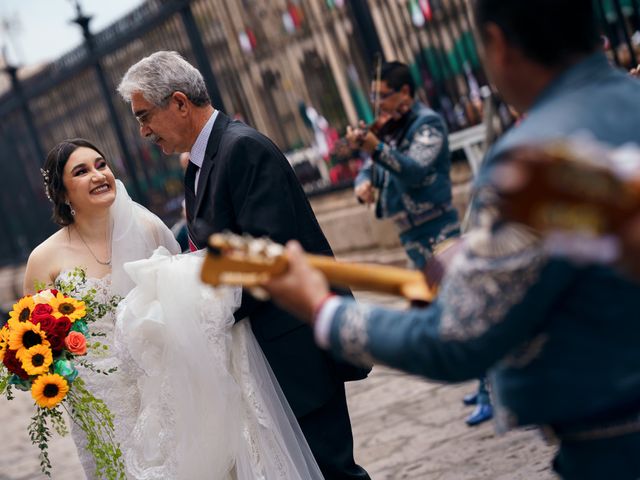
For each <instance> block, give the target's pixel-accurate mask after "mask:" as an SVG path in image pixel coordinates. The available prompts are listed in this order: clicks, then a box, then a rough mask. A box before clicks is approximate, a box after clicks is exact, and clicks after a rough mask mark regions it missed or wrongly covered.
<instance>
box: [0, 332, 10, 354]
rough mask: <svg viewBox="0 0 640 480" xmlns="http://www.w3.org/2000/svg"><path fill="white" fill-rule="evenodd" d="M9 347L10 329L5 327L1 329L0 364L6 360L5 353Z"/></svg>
mask: <svg viewBox="0 0 640 480" xmlns="http://www.w3.org/2000/svg"><path fill="white" fill-rule="evenodd" d="M8 346H9V329H8V328H7V327H6V326H4V327H2V328H0V362H2V361H3V360H4V352H6V351H7V347H8Z"/></svg>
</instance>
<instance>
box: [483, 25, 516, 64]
mask: <svg viewBox="0 0 640 480" xmlns="http://www.w3.org/2000/svg"><path fill="white" fill-rule="evenodd" d="M483 33H484V35H483V41H484V42H483V43H484V52H485V55H486V56H487V57H491V58H490V61H491V62H492V63H493V64H494V65H496V66H499V67H504V66H505V65H507V64H509V63H510V62H511V60H512V59H511V53H512V49H511V48H510V45H509V42H508V41H507V37H506V36H505V34H504V31H503V30H502V29H501V28H500V27H499V26H498V25H497V24H495V23H488V24H487V25H485V26H484V32H483Z"/></svg>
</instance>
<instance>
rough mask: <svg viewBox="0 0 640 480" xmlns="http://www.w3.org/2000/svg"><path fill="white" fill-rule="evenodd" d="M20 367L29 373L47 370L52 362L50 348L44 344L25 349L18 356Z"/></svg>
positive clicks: (40, 372) (41, 372)
mask: <svg viewBox="0 0 640 480" xmlns="http://www.w3.org/2000/svg"><path fill="white" fill-rule="evenodd" d="M20 361H21V362H22V368H24V370H25V372H27V373H28V374H29V375H41V374H43V373H47V372H48V371H49V366H50V365H51V363H53V354H52V353H51V349H50V348H49V347H47V346H45V345H35V346H33V347H31V348H30V349H28V350H26V351H25V352H24V353H23V354H22V356H21V357H20Z"/></svg>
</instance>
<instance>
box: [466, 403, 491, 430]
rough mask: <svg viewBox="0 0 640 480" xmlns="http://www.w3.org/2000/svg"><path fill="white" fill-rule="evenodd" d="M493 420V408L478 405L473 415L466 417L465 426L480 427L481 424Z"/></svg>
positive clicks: (488, 405)
mask: <svg viewBox="0 0 640 480" xmlns="http://www.w3.org/2000/svg"><path fill="white" fill-rule="evenodd" d="M492 418H493V407H492V406H491V405H490V404H480V405H478V406H477V407H476V408H475V410H474V411H473V413H472V414H471V415H469V416H468V417H467V420H466V422H467V425H469V426H470V427H473V426H475V425H480V424H481V423H482V422H486V421H487V420H491V419H492Z"/></svg>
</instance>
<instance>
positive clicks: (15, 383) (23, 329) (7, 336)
mask: <svg viewBox="0 0 640 480" xmlns="http://www.w3.org/2000/svg"><path fill="white" fill-rule="evenodd" d="M70 278H71V280H70V281H68V282H58V283H56V285H55V287H56V288H47V289H40V290H39V291H38V293H36V294H34V295H26V296H25V297H23V298H21V299H20V300H18V302H17V303H16V304H15V305H14V306H13V309H12V310H11V312H10V313H9V320H8V322H7V323H6V324H5V325H4V326H3V327H2V328H1V329H0V394H4V395H5V396H6V397H7V398H8V399H9V400H11V399H12V398H13V389H14V388H15V389H17V390H23V391H30V392H31V396H32V397H33V399H34V401H35V404H36V413H35V415H34V416H33V417H32V419H31V424H30V426H29V435H30V437H31V441H32V443H33V444H34V445H37V446H38V447H39V449H40V468H41V470H42V472H43V473H44V474H45V475H47V476H49V477H50V476H51V472H50V470H51V463H50V461H49V456H48V440H49V438H50V437H51V431H50V426H51V427H53V428H54V429H55V430H56V431H57V432H58V433H59V434H60V435H66V434H67V433H68V431H67V427H66V425H65V422H64V417H63V415H62V409H65V410H66V411H67V413H68V414H69V417H70V418H71V420H72V421H74V422H75V423H76V424H78V426H79V427H80V428H81V429H82V430H83V431H84V432H85V434H86V436H87V440H88V445H87V449H88V450H89V451H90V452H91V453H92V455H93V457H94V459H95V461H96V476H97V477H100V478H102V477H106V478H109V479H117V478H125V475H124V464H123V461H122V454H121V452H120V449H119V447H118V445H117V444H116V442H115V440H114V438H115V437H114V430H113V415H112V414H111V412H110V411H109V409H108V408H107V406H106V405H105V403H104V402H103V401H102V400H100V399H98V398H97V397H95V396H94V395H93V394H92V393H91V392H89V391H88V390H87V388H86V387H85V384H84V382H83V381H82V378H81V377H79V376H78V369H77V366H78V365H82V366H83V367H85V368H87V369H89V370H92V371H95V372H96V373H103V374H110V373H113V371H115V369H111V370H109V371H100V370H98V369H96V368H95V367H94V365H92V364H91V363H90V362H88V361H87V360H86V358H85V356H86V354H87V351H88V350H92V349H94V350H100V351H104V350H106V349H107V346H106V345H102V344H101V343H100V342H99V341H93V342H92V341H90V339H91V338H92V337H100V336H104V334H103V333H101V332H91V331H90V328H89V325H90V324H91V323H92V322H94V321H96V320H97V319H99V318H102V316H103V315H106V314H107V313H110V312H113V311H114V310H115V307H116V306H117V303H118V301H119V298H117V297H112V298H111V300H110V301H109V302H108V303H106V304H104V303H99V302H97V301H95V299H94V298H95V295H96V291H95V290H92V289H86V288H83V287H84V285H85V283H86V275H85V273H84V271H83V270H81V269H76V270H74V271H73V272H72V274H71V277H70ZM82 291H86V293H84V294H83V295H82V296H81V295H79V293H78V292H82Z"/></svg>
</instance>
